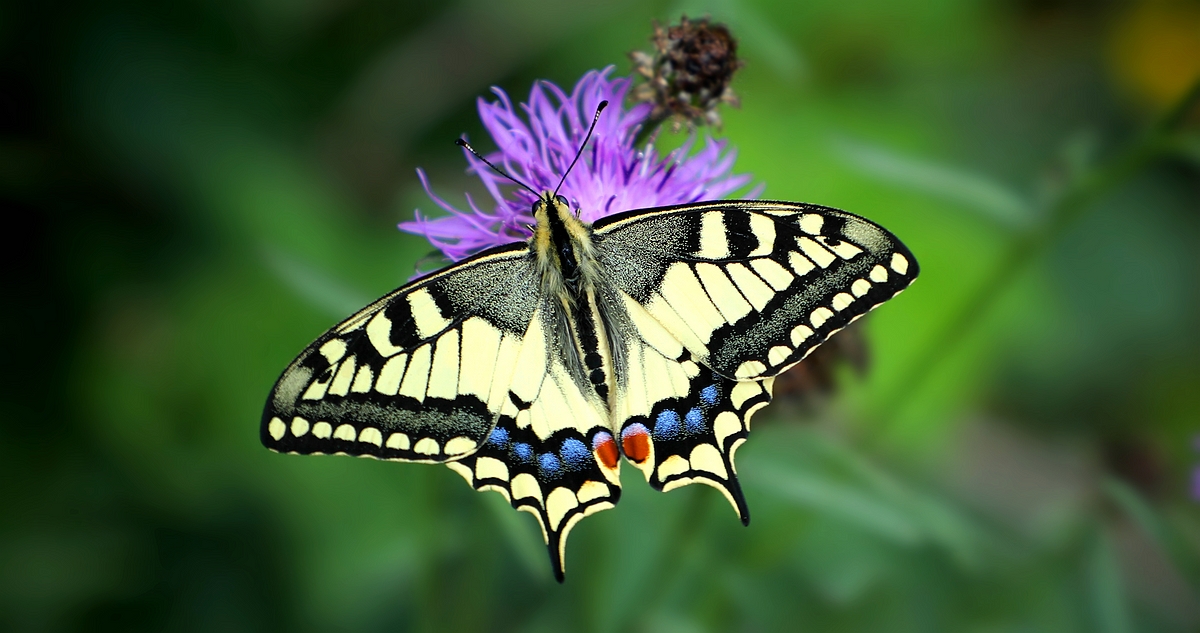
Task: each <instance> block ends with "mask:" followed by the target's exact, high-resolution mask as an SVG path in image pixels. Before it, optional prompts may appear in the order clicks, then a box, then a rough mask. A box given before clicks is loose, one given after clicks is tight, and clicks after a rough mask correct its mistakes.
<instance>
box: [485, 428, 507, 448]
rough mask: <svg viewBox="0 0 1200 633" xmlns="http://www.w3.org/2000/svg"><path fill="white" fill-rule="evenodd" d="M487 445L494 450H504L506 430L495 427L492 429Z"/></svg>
mask: <svg viewBox="0 0 1200 633" xmlns="http://www.w3.org/2000/svg"><path fill="white" fill-rule="evenodd" d="M488 444H491V445H492V446H495V447H496V448H504V447H506V446H508V429H502V428H500V427H496V428H494V429H492V434H491V435H489V436H488Z"/></svg>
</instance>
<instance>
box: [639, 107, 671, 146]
mask: <svg viewBox="0 0 1200 633" xmlns="http://www.w3.org/2000/svg"><path fill="white" fill-rule="evenodd" d="M670 117H671V114H670V113H669V112H664V113H662V114H659V115H657V116H654V115H652V116H650V117H648V118H647V119H646V120H645V121H644V122H643V123H642V127H640V128H638V133H637V136H635V137H633V147H634V148H635V149H637V148H640V147H645V145H646V143H648V142H651V141H652V140H653V139H654V138H655V137H656V136H657V135H658V128H659V127H660V126H662V124H663V123H666V121H667V119H669V118H670Z"/></svg>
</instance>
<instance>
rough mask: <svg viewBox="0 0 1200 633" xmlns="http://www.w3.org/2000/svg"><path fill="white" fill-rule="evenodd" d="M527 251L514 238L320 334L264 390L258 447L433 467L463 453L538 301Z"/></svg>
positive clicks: (489, 422) (497, 403) (495, 402)
mask: <svg viewBox="0 0 1200 633" xmlns="http://www.w3.org/2000/svg"><path fill="white" fill-rule="evenodd" d="M527 255H528V248H527V247H526V245H524V244H514V245H511V246H506V247H501V248H496V249H491V250H488V251H484V252H482V253H479V254H478V255H476V256H474V257H471V258H469V259H467V260H464V261H463V262H460V263H458V264H456V265H454V266H451V267H449V268H446V269H444V270H442V271H439V272H436V273H433V274H431V275H429V276H426V277H423V278H420V279H417V280H415V281H412V282H410V283H408V284H406V285H404V286H402V287H401V288H399V289H397V290H395V291H394V292H392V293H390V294H388V295H387V296H384V297H383V298H381V299H379V300H378V301H376V302H375V303H372V304H371V305H369V306H367V307H366V308H364V309H363V310H362V311H360V312H358V313H356V314H355V315H353V316H351V317H350V318H348V319H346V320H345V321H343V322H342V323H340V324H338V325H337V326H335V327H334V328H332V329H331V330H329V331H328V332H326V333H325V334H322V335H321V337H320V338H318V339H317V340H316V341H314V342H313V343H312V344H311V345H309V346H308V348H307V349H305V350H304V351H303V352H302V353H301V354H300V355H299V356H298V357H297V358H296V359H295V360H294V361H292V363H291V364H290V365H289V366H288V367H287V369H286V370H285V371H284V372H283V375H282V376H281V377H280V378H279V380H278V381H277V382H276V383H275V387H274V388H273V389H272V390H271V394H270V396H269V397H268V399H267V403H266V407H265V408H264V411H263V417H262V424H261V432H260V437H261V439H262V442H263V444H264V445H265V446H266V447H267V448H269V449H271V450H274V451H279V452H285V453H302V454H311V453H325V454H348V455H356V456H361V457H373V458H377V459H386V460H396V461H413V462H433V463H438V462H447V461H451V460H455V459H461V458H462V457H463V456H464V455H469V454H470V453H472V452H474V451H475V450H476V449H477V447H478V446H479V445H481V444H483V442H484V441H485V440H486V439H487V437H488V434H489V433H490V432H491V430H492V428H493V426H494V425H495V423H496V420H497V418H498V417H499V415H500V411H501V408H502V407H503V406H504V403H505V402H506V401H507V400H506V398H507V395H508V388H509V386H510V383H511V378H512V373H513V368H514V366H515V364H516V360H517V354H518V352H519V351H520V347H521V341H522V337H523V335H524V333H525V331H526V330H527V329H528V326H529V323H530V321H531V319H532V317H533V315H534V312H535V311H536V309H537V306H538V302H539V301H540V299H539V296H538V291H537V287H536V285H535V283H534V279H535V275H534V272H533V268H532V266H531V264H530V262H529V259H528V256H527ZM464 352H466V353H467V354H469V355H470V357H469V358H467V359H464V357H463V353H464ZM310 429H311V432H310ZM330 429H332V431H330Z"/></svg>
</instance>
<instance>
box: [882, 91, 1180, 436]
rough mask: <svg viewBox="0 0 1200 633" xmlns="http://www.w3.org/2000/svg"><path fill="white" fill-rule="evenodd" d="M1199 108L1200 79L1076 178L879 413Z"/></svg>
mask: <svg viewBox="0 0 1200 633" xmlns="http://www.w3.org/2000/svg"><path fill="white" fill-rule="evenodd" d="M1198 105H1200V79H1197V81H1196V82H1195V83H1194V84H1193V85H1192V87H1191V88H1190V89H1189V90H1188V91H1187V93H1186V94H1185V95H1184V96H1183V98H1182V99H1180V101H1179V102H1178V103H1176V104H1175V106H1174V107H1172V108H1171V109H1170V110H1169V111H1168V112H1167V113H1166V114H1165V115H1164V116H1163V117H1162V118H1161V119H1159V121H1158V122H1157V123H1156V124H1155V125H1154V126H1153V127H1151V128H1150V130H1148V131H1147V133H1146V134H1144V135H1143V136H1142V137H1141V139H1140V140H1138V141H1137V142H1135V143H1134V144H1133V145H1132V146H1130V147H1129V148H1127V149H1126V150H1125V151H1124V152H1122V153H1121V154H1120V155H1118V156H1117V157H1116V158H1114V159H1113V160H1111V161H1110V162H1109V163H1108V164H1106V165H1104V166H1102V167H1100V168H1099V169H1095V170H1092V171H1091V172H1089V173H1087V174H1085V175H1084V176H1082V177H1080V178H1077V179H1076V180H1074V181H1073V182H1072V183H1071V185H1070V186H1069V187H1068V188H1067V189H1066V190H1065V191H1064V192H1063V193H1062V194H1061V195H1059V196H1058V198H1057V199H1055V200H1054V201H1053V202H1052V203H1051V204H1050V205H1049V206H1048V208H1047V209H1046V216H1047V221H1046V222H1045V223H1043V224H1042V225H1041V226H1040V227H1038V228H1036V229H1033V230H1031V231H1027V232H1024V233H1022V234H1020V235H1018V237H1017V238H1016V239H1015V240H1014V241H1013V242H1012V243H1011V244H1009V246H1008V248H1007V250H1006V251H1005V252H1004V254H1003V255H1002V256H1001V257H1000V261H999V263H998V264H997V266H996V267H995V268H993V269H992V271H991V273H990V274H989V275H988V276H987V278H986V279H985V280H984V281H983V283H981V284H980V285H978V286H977V287H976V288H975V290H974V291H973V292H972V293H971V295H970V297H969V298H968V299H967V301H966V303H965V304H964V305H963V307H962V308H961V309H960V310H959V312H958V313H957V314H956V315H954V317H953V318H951V319H950V321H949V323H947V325H946V326H945V327H943V328H942V330H941V331H940V332H939V333H938V334H937V335H936V336H935V337H934V338H933V341H932V342H931V343H930V344H929V345H928V346H927V347H926V348H925V350H924V352H923V353H921V355H920V356H918V357H917V360H916V361H915V362H914V363H913V364H912V369H911V370H909V371H908V372H906V373H905V378H904V379H903V380H901V381H900V382H899V383H898V384H897V386H896V387H895V388H893V389H892V391H891V392H890V393H888V394H887V396H885V397H884V398H883V409H882V410H883V411H886V412H888V413H889V414H890V415H892V416H893V419H894V418H895V416H896V415H897V413H898V412H900V411H901V410H902V409H903V408H904V407H906V406H908V405H909V404H911V403H912V400H913V395H914V394H915V393H916V392H917V391H918V390H919V389H920V388H921V387H922V386H923V385H924V384H925V382H926V381H927V380H928V379H929V377H930V376H931V375H932V374H933V373H934V371H935V370H936V369H937V368H938V367H939V366H940V365H941V364H942V363H943V362H944V361H945V360H946V358H947V357H948V356H950V355H951V353H952V352H953V351H954V350H956V349H958V347H959V346H960V345H961V344H962V342H963V341H964V340H966V339H967V337H968V336H969V335H970V334H971V333H972V332H973V331H974V329H975V328H976V327H977V325H978V324H979V323H980V322H981V321H982V320H983V317H984V316H985V315H986V314H987V313H988V312H990V311H991V309H992V308H993V307H994V306H995V304H996V302H997V301H998V300H999V299H1000V297H1002V296H1003V295H1004V293H1005V291H1007V290H1008V288H1009V287H1010V286H1011V285H1012V284H1013V282H1014V281H1016V280H1017V279H1019V278H1020V276H1021V275H1022V273H1024V272H1025V270H1026V269H1027V268H1028V266H1029V265H1030V264H1031V263H1032V262H1033V261H1034V260H1036V259H1037V258H1038V257H1039V256H1041V255H1042V254H1043V253H1044V252H1045V251H1046V250H1047V249H1048V248H1049V246H1050V245H1051V244H1053V243H1054V242H1055V241H1056V240H1057V239H1058V238H1059V237H1060V236H1061V235H1062V234H1063V233H1064V232H1065V231H1066V229H1067V228H1068V227H1070V226H1071V225H1072V224H1073V223H1074V222H1075V221H1076V220H1078V219H1079V218H1080V217H1082V216H1083V215H1084V214H1085V213H1086V212H1087V211H1089V210H1090V209H1091V208H1092V203H1094V202H1096V201H1097V200H1098V199H1100V198H1101V197H1103V196H1104V195H1105V194H1107V193H1108V192H1110V191H1111V190H1113V189H1114V188H1116V187H1117V186H1118V185H1121V184H1123V183H1125V182H1126V181H1127V180H1129V179H1130V178H1132V177H1133V176H1135V175H1137V174H1138V173H1139V172H1141V171H1142V169H1143V168H1145V167H1146V165H1147V164H1149V163H1150V162H1151V161H1153V160H1154V159H1156V158H1158V157H1159V156H1160V155H1162V154H1163V153H1164V151H1165V149H1166V148H1167V147H1168V146H1169V140H1170V137H1171V135H1172V134H1174V133H1175V132H1176V131H1177V130H1178V129H1179V128H1180V127H1181V126H1182V125H1183V124H1184V122H1185V121H1186V120H1187V118H1188V115H1189V114H1190V113H1191V112H1192V111H1193V110H1194V109H1195V108H1196V107H1197V106H1198Z"/></svg>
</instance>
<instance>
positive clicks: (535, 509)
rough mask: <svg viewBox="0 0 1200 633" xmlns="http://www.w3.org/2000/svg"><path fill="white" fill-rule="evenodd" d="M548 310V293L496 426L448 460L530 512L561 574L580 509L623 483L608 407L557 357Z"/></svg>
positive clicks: (592, 506) (602, 505)
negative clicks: (468, 449) (480, 440)
mask: <svg viewBox="0 0 1200 633" xmlns="http://www.w3.org/2000/svg"><path fill="white" fill-rule="evenodd" d="M553 310H554V305H553V303H552V302H550V301H547V302H546V303H545V304H544V305H543V306H542V308H541V309H540V310H539V312H538V316H536V317H535V319H534V321H533V323H531V325H530V327H529V331H528V332H527V333H526V340H525V341H523V344H522V350H523V351H529V352H530V353H529V354H528V355H526V356H523V357H522V359H521V360H520V361H519V363H518V367H517V369H516V371H515V372H514V374H513V385H512V388H511V389H510V390H508V391H507V393H506V398H505V402H504V405H503V407H502V409H501V412H500V416H499V418H498V420H497V422H496V426H495V427H494V428H493V429H492V430H491V431H490V433H489V434H488V437H487V439H486V440H485V441H484V442H483V443H482V445H481V446H480V447H479V448H478V450H476V451H475V452H474V453H472V454H471V455H468V456H467V457H465V458H463V459H462V460H460V461H457V462H451V463H448V464H447V466H449V467H450V468H452V469H453V470H454V471H455V472H457V473H458V474H460V475H462V477H463V478H464V479H466V480H467V483H468V484H470V485H471V486H472V487H474V488H475V489H476V490H481V491H482V490H492V491H495V492H497V493H499V494H500V495H501V496H503V497H504V498H505V499H506V500H508V501H509V503H511V504H512V506H513V507H514V508H516V509H517V510H522V511H525V512H528V513H530V514H532V515H533V516H534V518H535V519H536V520H537V523H538V526H539V527H540V528H541V530H542V536H543V538H544V539H545V541H546V546H547V549H548V552H549V554H550V562H551V565H552V567H553V569H554V576H555V578H556V579H558V580H559V581H560V582H561V581H562V580H563V577H564V571H565V564H564V558H565V553H566V543H567V535H568V534H569V533H570V531H571V529H572V528H573V527H574V526H575V525H576V524H577V523H578V522H579V521H580V520H581V519H583V518H584V517H586V516H588V515H591V514H593V513H595V512H599V511H601V510H607V509H609V508H612V507H613V506H614V505H615V504H616V503H617V501H618V500H619V499H620V496H621V488H620V478H619V472H618V466H619V465H618V463H617V448H616V444H615V443H614V440H613V436H612V433H611V430H610V422H609V417H608V411H607V409H606V407H605V406H604V405H603V404H601V403H600V402H598V401H597V400H596V399H595V396H594V394H593V395H592V396H590V397H589V396H588V395H586V392H585V391H583V390H581V389H580V387H579V385H578V384H577V383H576V382H575V381H574V380H572V379H571V378H570V377H569V375H568V372H567V371H566V368H565V367H564V366H563V364H562V362H561V361H560V360H558V359H560V358H561V357H562V354H561V353H560V352H561V350H559V349H558V348H557V346H558V345H560V344H561V342H560V341H558V340H556V339H555V338H554V337H552V336H547V334H548V333H549V332H553V331H554V330H553V329H552V328H550V327H549V325H548V323H550V322H553V320H554V319H555V318H556V317H555V315H553V314H552V311H553ZM518 394H520V395H518ZM525 398H528V399H525Z"/></svg>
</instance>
